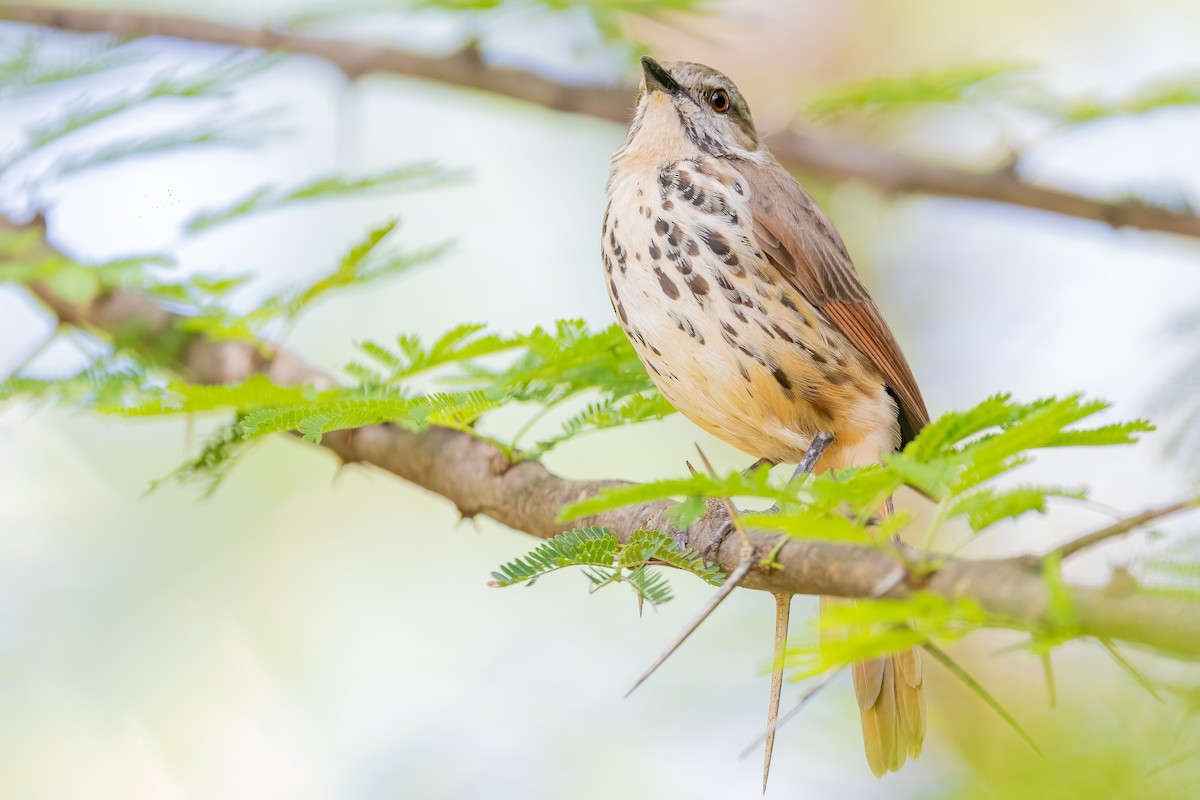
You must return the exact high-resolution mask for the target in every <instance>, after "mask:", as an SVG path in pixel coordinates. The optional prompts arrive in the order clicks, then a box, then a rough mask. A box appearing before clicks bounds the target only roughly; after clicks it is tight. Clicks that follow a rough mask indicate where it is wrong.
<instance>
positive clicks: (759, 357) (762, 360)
mask: <svg viewBox="0 0 1200 800" xmlns="http://www.w3.org/2000/svg"><path fill="white" fill-rule="evenodd" d="M737 349H738V350H741V351H742V352H743V353H745V354H746V355H748V356H750V357H751V358H753V359H754V360H755V361H757V362H758V363H759V364H762V365H763V366H764V367H765V366H766V365H767V360H766V359H765V358H763V357H762V355H761V354H759V353H758V352H756V351H754V350H752V349H750V348H749V347H747V346H746V345H744V344H742V343H741V342H738V343H737Z"/></svg>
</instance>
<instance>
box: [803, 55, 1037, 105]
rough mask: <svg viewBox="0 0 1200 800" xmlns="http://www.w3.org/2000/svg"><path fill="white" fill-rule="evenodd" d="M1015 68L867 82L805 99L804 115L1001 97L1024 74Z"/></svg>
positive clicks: (974, 68)
mask: <svg viewBox="0 0 1200 800" xmlns="http://www.w3.org/2000/svg"><path fill="white" fill-rule="evenodd" d="M1028 69H1029V68H1028V66H1024V65H1017V64H967V65H962V66H957V67H951V68H949V69H943V70H935V71H927V72H917V73H915V74H912V75H907V76H903V77H881V78H871V79H868V80H863V81H856V82H854V83H848V84H844V85H842V86H835V87H832V88H829V89H826V90H825V91H823V92H821V93H820V94H818V95H816V96H814V97H812V98H810V99H809V101H808V103H807V104H806V107H807V110H808V113H809V114H811V115H812V116H814V117H817V118H822V117H831V116H835V115H839V114H845V113H848V112H856V111H857V112H874V113H878V112H888V113H895V112H900V111H910V110H913V109H916V108H921V107H924V106H929V105H935V104H947V103H950V104H955V105H961V104H964V103H971V102H975V101H977V100H980V99H983V98H986V97H995V96H997V95H998V94H1001V93H1002V92H1004V91H1005V89H1006V88H1007V87H1008V86H1009V85H1010V84H1011V79H1012V78H1013V77H1014V76H1015V75H1018V74H1021V73H1024V72H1026V71H1027V70H1028Z"/></svg>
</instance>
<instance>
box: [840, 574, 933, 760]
mask: <svg viewBox="0 0 1200 800" xmlns="http://www.w3.org/2000/svg"><path fill="white" fill-rule="evenodd" d="M821 601H822V605H828V604H831V603H838V602H850V603H852V602H854V601H853V600H838V599H834V598H830V597H822V598H821ZM850 674H851V676H852V677H853V681H854V695H855V697H856V698H857V699H858V710H859V713H860V715H861V717H862V730H863V747H864V749H865V750H866V754H867V763H868V764H869V765H870V767H871V772H873V773H875V775H876V777H883V775H884V774H886V773H888V772H895V771H896V770H898V769H900V768H901V767H902V766H904V762H905V761H907V760H908V759H909V758H914V759H915V758H916V757H917V756H919V755H920V754H921V747H922V745H923V744H924V742H925V685H924V676H923V674H922V670H921V653H920V651H919V650H917V649H915V648H913V649H910V650H906V651H904V652H901V653H896V654H894V655H892V656H889V657H887V658H874V659H870V660H868V661H860V662H858V663H856V664H852V665H851V667H850Z"/></svg>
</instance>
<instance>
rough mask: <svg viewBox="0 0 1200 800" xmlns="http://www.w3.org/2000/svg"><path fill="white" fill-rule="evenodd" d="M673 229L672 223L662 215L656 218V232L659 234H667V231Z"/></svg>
mask: <svg viewBox="0 0 1200 800" xmlns="http://www.w3.org/2000/svg"><path fill="white" fill-rule="evenodd" d="M669 230H671V223H669V222H667V221H666V220H665V219H663V218H662V217H659V218H658V219H656V220H654V232H655V233H657V234H658V235H659V236H666V235H667V231H669Z"/></svg>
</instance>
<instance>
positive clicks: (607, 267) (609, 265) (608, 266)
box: [600, 250, 612, 275]
mask: <svg viewBox="0 0 1200 800" xmlns="http://www.w3.org/2000/svg"><path fill="white" fill-rule="evenodd" d="M600 255H602V256H604V271H605V272H607V273H608V274H609V275H611V274H612V259H611V258H609V257H608V253H607V252H606V251H604V250H601V251H600Z"/></svg>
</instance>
